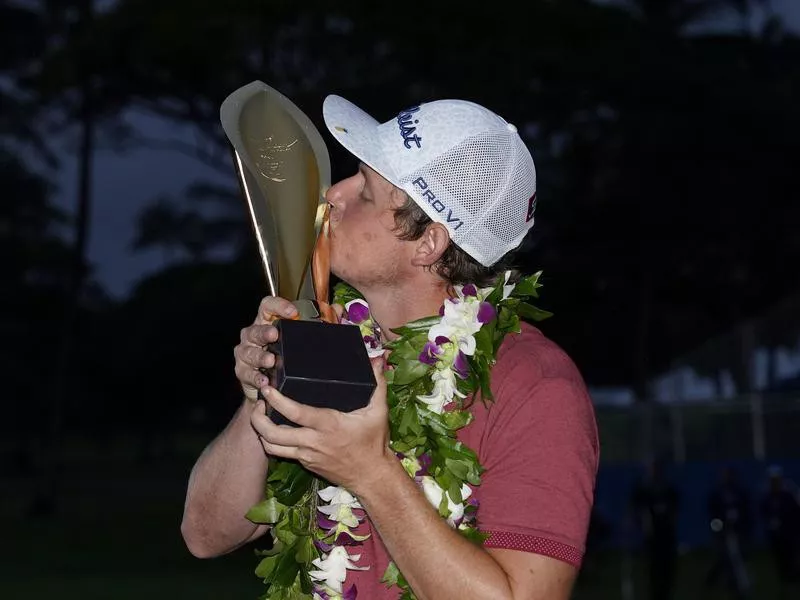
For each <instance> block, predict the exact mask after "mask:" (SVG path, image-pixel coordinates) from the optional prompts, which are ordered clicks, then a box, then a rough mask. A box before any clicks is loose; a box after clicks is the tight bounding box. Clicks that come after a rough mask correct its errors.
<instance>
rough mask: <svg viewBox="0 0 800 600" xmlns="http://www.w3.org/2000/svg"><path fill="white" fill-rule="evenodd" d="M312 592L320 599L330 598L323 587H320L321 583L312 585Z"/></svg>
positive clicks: (328, 599) (329, 599)
mask: <svg viewBox="0 0 800 600" xmlns="http://www.w3.org/2000/svg"><path fill="white" fill-rule="evenodd" d="M314 593H315V594H316V595H317V596H319V597H320V598H322V600H331V597H330V596H328V593H327V592H326V591H325V590H324V589H322V586H321V585H315V586H314Z"/></svg>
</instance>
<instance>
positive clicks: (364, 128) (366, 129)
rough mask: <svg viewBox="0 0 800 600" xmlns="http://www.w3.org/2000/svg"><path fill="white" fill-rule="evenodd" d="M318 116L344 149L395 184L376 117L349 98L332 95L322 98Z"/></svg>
mask: <svg viewBox="0 0 800 600" xmlns="http://www.w3.org/2000/svg"><path fill="white" fill-rule="evenodd" d="M322 118H323V119H324V121H325V125H326V126H327V127H328V131H330V132H331V135H332V136H333V137H334V138H336V141H338V142H339V143H340V144H341V145H342V146H344V147H345V149H346V150H347V151H348V152H350V153H351V154H352V155H353V156H355V157H356V158H358V159H359V160H360V161H361V162H363V163H364V164H366V165H367V166H369V167H371V168H372V169H374V170H375V171H377V172H378V173H379V174H380V175H381V176H383V177H384V178H386V179H387V180H388V181H390V182H391V183H393V184H394V185H397V177H396V176H395V174H394V169H392V167H391V165H390V164H389V163H388V161H387V160H386V158H385V157H384V153H383V149H382V143H381V139H380V136H379V131H378V127H379V125H380V123H378V121H376V120H375V119H374V118H372V117H371V116H370V115H368V114H367V113H365V112H364V111H363V110H361V109H360V108H358V107H357V106H356V105H355V104H353V103H352V102H350V101H349V100H345V99H344V98H342V97H341V96H336V95H330V96H328V97H327V98H325V101H324V102H323V103H322Z"/></svg>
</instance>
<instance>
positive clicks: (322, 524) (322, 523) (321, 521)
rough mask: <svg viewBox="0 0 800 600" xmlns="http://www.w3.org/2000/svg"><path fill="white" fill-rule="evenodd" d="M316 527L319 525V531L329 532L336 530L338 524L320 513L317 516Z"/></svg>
mask: <svg viewBox="0 0 800 600" xmlns="http://www.w3.org/2000/svg"><path fill="white" fill-rule="evenodd" d="M317 525H319V528H320V529H326V530H331V529H336V527H337V526H338V525H339V524H338V523H337V522H336V521H333V520H331V519H329V518H327V517H326V516H325V515H323V514H322V513H319V515H317Z"/></svg>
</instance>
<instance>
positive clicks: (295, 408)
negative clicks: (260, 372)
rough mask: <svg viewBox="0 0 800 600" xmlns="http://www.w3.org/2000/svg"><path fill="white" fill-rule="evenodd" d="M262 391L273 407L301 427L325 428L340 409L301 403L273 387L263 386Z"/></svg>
mask: <svg viewBox="0 0 800 600" xmlns="http://www.w3.org/2000/svg"><path fill="white" fill-rule="evenodd" d="M261 393H262V394H263V395H264V397H265V398H266V399H267V402H269V404H270V406H272V408H274V409H275V410H277V411H278V412H279V413H281V414H282V415H283V416H284V417H286V418H287V419H289V420H290V421H292V422H294V423H297V424H298V425H300V426H301V427H310V428H311V429H324V428H325V426H326V425H328V424H329V423H331V422H332V420H333V419H335V418H336V414H337V413H338V411H335V410H331V409H328V408H317V407H314V406H306V405H305V404H300V403H299V402H295V401H294V400H292V399H291V398H287V397H286V396H284V395H283V394H282V393H280V392H279V391H278V390H276V389H275V388H273V387H269V386H267V387H262V388H261Z"/></svg>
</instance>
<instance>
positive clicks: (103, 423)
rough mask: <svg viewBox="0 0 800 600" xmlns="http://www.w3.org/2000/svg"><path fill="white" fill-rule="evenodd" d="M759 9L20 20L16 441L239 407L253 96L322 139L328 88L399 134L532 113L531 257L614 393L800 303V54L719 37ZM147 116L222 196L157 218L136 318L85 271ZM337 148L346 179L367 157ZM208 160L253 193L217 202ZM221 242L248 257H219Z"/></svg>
mask: <svg viewBox="0 0 800 600" xmlns="http://www.w3.org/2000/svg"><path fill="white" fill-rule="evenodd" d="M757 4H760V3H758V2H747V1H745V0H738V1H734V0H731V1H728V2H724V1H698V0H693V1H692V0H670V1H666V0H664V1H647V0H637V1H631V2H629V3H628V5H626V6H622V7H620V6H616V5H615V6H609V5H596V4H593V3H590V2H587V1H583V0H560V1H558V2H555V1H535V2H528V3H526V7H527V8H526V12H525V15H524V17H523V15H522V14H521V13H519V12H518V11H517V9H515V8H511V4H509V6H508V7H501V6H497V5H496V3H495V4H494V5H492V9H491V10H482V11H474V10H472V9H469V8H468V5H466V4H463V5H462V4H458V3H450V2H430V3H428V4H427V5H426V7H425V11H424V14H422V13H415V12H414V11H413V10H411V9H409V10H408V11H407V12H404V11H400V10H399V9H397V8H396V7H393V8H388V7H385V6H384V5H383V3H379V2H363V1H352V2H346V3H330V2H317V1H313V0H312V1H309V2H303V3H297V2H266V1H255V0H229V1H227V2H211V1H205V0H203V1H198V0H191V1H189V0H171V1H170V2H164V1H163V0H160V1H156V0H119V1H117V2H115V3H96V4H95V3H94V2H93V0H61V1H58V2H56V1H41V2H38V3H37V2H31V3H22V2H10V1H3V2H0V69H2V72H1V73H0V74H1V75H2V81H3V82H4V84H3V85H2V86H0V108H1V109H2V111H1V112H0V185H2V190H3V201H2V204H0V207H1V208H0V210H1V211H2V213H0V247H1V248H2V256H3V267H4V269H3V284H2V291H1V292H0V331H2V332H3V344H4V348H5V353H4V356H5V359H4V361H3V394H4V397H5V399H6V402H5V406H6V410H5V413H4V415H5V418H4V419H3V421H4V423H5V425H6V427H5V429H7V430H8V431H12V432H14V433H18V434H21V435H20V439H27V440H32V439H37V438H36V436H34V437H31V436H30V435H29V434H32V433H42V432H43V431H49V432H53V431H55V432H58V431H62V430H63V428H64V427H65V426H66V427H68V428H69V430H70V431H73V432H80V431H82V430H85V431H86V432H87V433H88V432H90V431H91V432H92V434H94V435H114V434H115V432H116V431H118V429H119V428H135V429H138V430H140V431H147V432H150V433H152V434H154V435H157V434H158V433H159V432H168V431H169V430H171V429H173V428H174V427H177V426H178V425H179V424H181V423H182V424H183V425H184V426H189V424H190V423H194V422H196V420H197V419H201V418H203V419H205V421H203V422H204V423H206V424H207V425H206V426H209V427H210V428H211V429H216V428H217V427H218V425H219V424H220V423H221V422H223V420H224V419H226V418H227V417H228V416H229V415H230V413H231V411H232V409H233V406H235V403H236V402H237V401H238V398H237V393H236V382H235V380H234V378H233V373H232V365H233V359H232V347H233V346H234V344H235V343H236V340H237V337H238V332H239V328H240V327H242V326H244V325H246V324H247V323H248V322H249V321H250V320H251V319H252V316H253V312H254V310H255V308H256V307H257V304H258V300H259V299H260V297H261V295H262V294H263V280H262V275H261V271H260V267H259V263H258V255H257V252H256V251H255V247H254V246H253V243H252V239H251V238H252V236H251V233H250V230H249V225H248V223H247V221H246V213H245V210H244V205H243V203H242V200H241V199H240V197H239V194H238V189H237V188H236V183H235V179H234V177H233V166H232V163H231V162H230V154H229V151H228V148H227V146H226V142H225V138H224V134H223V132H222V129H221V126H220V124H219V106H220V103H221V102H222V100H223V99H224V98H225V97H226V96H227V95H228V94H229V93H230V92H231V91H233V90H234V89H236V88H238V87H240V86H242V85H244V84H246V83H249V82H250V81H253V80H255V79H260V80H263V81H265V82H267V83H269V84H270V85H272V86H274V87H275V88H277V89H279V90H281V91H282V92H283V93H285V94H286V95H288V96H289V97H291V98H292V99H293V100H294V101H295V102H296V103H297V104H298V105H299V106H300V108H302V109H303V110H304V111H306V113H307V114H308V115H309V116H310V117H311V118H312V119H313V120H314V121H315V122H316V123H317V124H318V126H319V127H320V130H321V131H325V129H324V126H323V125H322V123H321V120H320V112H321V104H322V100H323V98H324V97H325V95H326V94H328V93H337V94H340V95H343V96H345V97H346V98H348V99H351V100H353V101H354V102H356V103H358V104H360V105H361V106H362V107H364V108H365V109H366V110H368V111H370V112H372V114H374V115H376V116H377V117H378V118H379V119H381V120H385V119H388V118H390V117H391V116H392V115H391V111H394V110H396V109H397V107H398V106H403V105H410V104H412V103H416V102H419V101H424V100H427V99H435V98H441V97H463V98H468V99H472V100H475V101H478V102H481V103H485V104H486V105H488V106H490V107H492V108H493V109H495V110H496V111H497V112H499V113H500V114H503V115H504V116H506V117H507V118H508V119H509V120H510V121H512V122H514V123H515V124H516V125H517V126H518V127H519V128H520V131H522V132H523V133H524V137H525V139H526V142H527V143H528V144H529V145H530V148H531V150H532V152H533V154H534V158H535V160H536V163H537V167H538V170H539V193H538V195H539V209H538V216H537V219H538V223H537V226H536V227H535V228H534V231H535V234H534V235H533V236H532V239H531V241H530V243H529V244H527V245H526V247H525V249H524V252H523V253H522V255H521V260H522V264H523V266H524V267H525V268H527V269H529V270H538V269H542V270H543V271H544V278H543V281H544V283H545V287H544V288H543V290H542V293H543V296H542V300H541V305H542V307H543V308H547V309H550V310H552V311H554V312H555V317H554V318H553V319H551V320H549V321H547V322H545V323H543V324H542V327H543V329H545V331H546V332H547V333H548V334H549V335H551V336H552V337H554V338H555V339H556V340H557V341H558V342H559V343H560V344H561V345H562V346H564V347H565V348H566V349H567V350H568V351H569V352H570V353H571V354H572V355H573V357H574V358H575V360H576V361H577V362H578V364H579V365H580V367H581V368H582V370H583V371H584V373H585V375H586V377H587V379H588V381H589V383H590V384H593V385H608V384H614V385H617V384H624V385H633V386H635V388H636V389H637V390H639V391H640V392H641V391H642V390H643V389H644V385H643V383H644V382H645V381H646V380H647V378H648V377H650V376H652V375H653V374H655V373H657V372H658V371H659V370H660V369H663V368H664V367H665V366H666V365H668V364H669V361H670V359H671V358H673V357H675V356H677V355H680V354H681V353H683V352H686V351H688V350H690V349H691V348H693V347H694V346H696V345H697V344H699V343H701V342H702V341H703V340H705V339H707V338H708V337H709V336H711V335H714V334H716V333H719V332H722V331H724V330H726V329H727V328H729V327H731V326H732V325H733V324H735V323H736V322H738V321H739V320H741V319H742V318H745V317H749V316H753V315H756V314H758V313H759V311H761V310H764V309H765V308H767V307H768V306H770V305H771V304H772V303H774V302H776V301H778V300H779V299H780V298H782V297H784V296H786V295H787V294H789V293H791V292H792V291H794V290H796V289H797V286H798V278H797V269H796V265H797V263H798V259H800V241H799V240H800V237H798V235H797V233H796V231H797V230H798V226H799V225H800V208H798V203H797V202H796V201H795V200H796V199H797V193H796V191H795V183H796V182H795V179H796V175H795V165H794V162H795V160H794V159H792V158H791V157H793V156H794V157H796V156H798V155H800V141H798V140H800V117H799V116H798V111H797V107H798V106H800V87H799V86H800V77H799V75H800V67H799V66H798V65H800V44H799V43H798V39H797V37H795V36H794V35H792V34H790V33H788V32H786V31H785V30H784V29H783V27H782V25H781V23H780V20H779V19H777V18H772V19H768V20H767V21H766V22H765V23H764V24H763V26H760V28H759V29H758V30H755V31H750V30H748V29H746V28H745V27H744V25H743V26H742V28H740V29H734V30H733V31H731V32H726V33H719V32H713V33H702V31H703V29H702V28H701V27H699V25H701V24H702V23H707V22H712V21H713V19H714V18H715V16H716V15H728V16H729V17H731V18H732V21H733V22H734V23H737V22H741V23H742V24H744V23H746V22H748V19H749V16H748V15H749V14H750V12H751V11H753V10H755V9H756V8H757V6H756V5H757ZM131 110H136V111H142V112H147V113H150V114H154V115H158V116H160V117H163V118H167V119H169V120H171V121H173V122H175V123H177V124H181V125H188V126H191V127H192V128H193V129H194V131H195V132H196V134H197V136H196V137H197V145H196V146H195V147H192V148H186V149H185V150H186V151H187V152H192V153H193V154H194V155H195V156H196V157H197V159H198V163H197V165H198V167H197V181H196V182H195V183H194V184H193V185H192V186H190V188H189V189H187V190H186V191H185V194H182V195H181V197H175V198H163V197H161V198H159V199H154V200H153V203H152V205H151V206H150V207H149V208H148V209H147V210H145V211H144V212H143V213H142V214H141V218H140V220H139V223H138V233H137V235H136V236H135V239H132V240H131V248H132V250H131V251H137V250H141V249H152V248H160V249H162V250H163V251H164V252H165V255H167V256H170V257H172V261H171V263H170V264H171V266H169V267H168V268H165V269H163V270H162V271H161V272H158V273H156V274H154V275H152V276H151V277H148V278H146V279H145V280H143V281H141V282H140V283H139V284H138V285H137V286H136V288H135V289H134V290H133V292H132V294H131V295H130V297H129V298H126V299H124V300H121V301H117V300H114V299H112V298H111V297H109V295H108V294H106V293H105V292H104V290H103V287H102V285H101V283H100V282H98V281H97V280H96V278H95V277H94V275H93V271H92V265H91V263H90V262H89V261H88V260H87V256H86V240H87V239H88V236H90V235H91V231H92V229H93V228H100V227H103V223H100V222H96V223H92V222H91V221H90V215H91V208H92V205H93V203H113V202H115V199H114V198H113V197H92V195H91V186H90V185H89V183H90V182H91V178H92V176H93V162H92V157H93V155H94V152H95V150H97V149H99V148H108V147H114V148H116V149H119V150H121V151H124V150H125V149H126V148H135V147H147V146H148V145H150V146H152V145H153V144H155V143H157V141H154V140H147V139H143V138H142V137H141V135H140V134H139V132H137V131H135V130H133V129H131V128H130V127H129V126H127V125H126V122H125V121H124V120H123V118H122V117H123V115H125V114H127V112H128V111H131ZM57 136H58V137H61V136H69V138H70V139H72V140H74V154H73V155H70V156H63V155H59V154H58V153H57V152H56V149H55V147H54V145H53V143H52V141H53V139H54V138H55V137H57ZM326 139H329V138H326ZM330 150H331V155H332V161H333V167H334V176H335V177H339V176H341V175H344V174H346V170H347V169H350V168H352V166H353V164H352V162H351V161H349V160H347V159H346V157H344V156H343V155H342V152H341V151H340V149H339V148H338V147H337V146H335V145H334V144H332V143H331V144H330ZM59 160H60V161H66V160H68V161H78V164H79V165H80V169H79V173H80V176H81V177H80V185H79V187H78V189H76V190H75V191H74V197H75V201H74V207H73V209H72V210H70V211H68V212H63V211H59V210H57V209H56V208H55V207H54V205H53V200H52V198H53V188H52V183H51V181H50V180H49V179H48V177H49V176H50V175H49V174H51V173H52V172H53V170H54V169H56V168H57V167H58V164H59V162H58V161H59ZM41 165H46V166H47V169H44V170H43V169H41V168H40V167H41ZM48 169H49V170H48ZM211 169H213V170H214V171H215V172H218V173H219V172H221V173H229V174H230V177H231V178H230V182H231V185H230V187H227V188H221V187H220V186H219V185H218V184H212V183H209V182H208V181H207V180H206V179H207V178H204V174H206V173H208V172H209V170H211ZM219 248H233V249H234V251H233V253H232V258H231V259H230V260H226V261H222V260H220V259H214V258H212V257H213V256H216V255H215V254H214V251H215V250H217V249H219ZM45 398H47V399H48V400H49V402H48V403H47V405H46V406H47V407H48V408H47V409H45V402H44V401H45ZM209 423H213V425H208V424H209Z"/></svg>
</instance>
